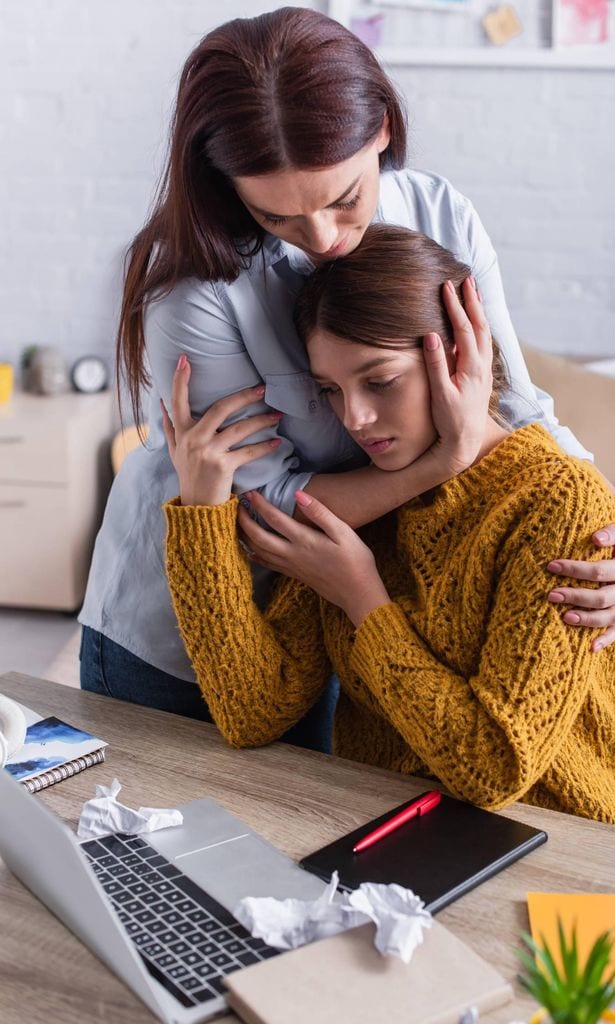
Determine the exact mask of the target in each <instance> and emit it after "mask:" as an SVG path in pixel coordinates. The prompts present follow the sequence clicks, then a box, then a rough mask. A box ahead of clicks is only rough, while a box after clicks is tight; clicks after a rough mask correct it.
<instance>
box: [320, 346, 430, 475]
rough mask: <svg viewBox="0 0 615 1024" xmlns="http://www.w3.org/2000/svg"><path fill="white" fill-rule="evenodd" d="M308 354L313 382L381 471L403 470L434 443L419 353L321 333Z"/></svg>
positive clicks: (425, 383)
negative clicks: (377, 346)
mask: <svg viewBox="0 0 615 1024" xmlns="http://www.w3.org/2000/svg"><path fill="white" fill-rule="evenodd" d="M307 349H308V354H309V358H310V368H311V371H312V376H313V377H314V379H315V380H316V381H317V383H318V384H320V386H321V388H322V392H323V393H325V394H326V395H327V396H328V398H329V402H330V403H331V407H332V408H333V410H334V412H335V413H336V415H337V416H338V417H339V419H340V420H341V421H342V423H343V424H344V426H345V427H346V430H347V431H348V433H349V434H351V435H352V437H353V438H354V440H355V441H356V442H357V444H359V445H360V446H361V447H362V448H364V449H365V451H366V452H367V454H368V455H369V457H370V459H371V461H372V462H373V463H374V465H376V466H378V467H379V469H386V470H396V469H403V468H404V467H405V466H409V465H410V463H411V462H414V461H415V459H417V458H418V457H419V456H420V455H422V454H423V452H425V451H427V449H428V448H429V447H430V446H431V445H432V444H433V443H434V441H435V440H436V437H437V434H436V430H435V427H434V425H433V421H432V418H431V398H430V391H429V382H428V378H427V371H426V369H425V363H424V361H423V351H422V349H420V348H414V349H385V348H374V347H373V346H372V345H361V344H357V343H355V342H352V341H345V340H343V339H342V338H338V337H336V336H335V335H333V334H329V333H328V332H327V331H323V330H321V329H320V328H317V329H316V330H315V331H314V333H313V334H312V335H310V338H309V339H308V344H307Z"/></svg>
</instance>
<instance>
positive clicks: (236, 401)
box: [160, 355, 282, 505]
mask: <svg viewBox="0 0 615 1024" xmlns="http://www.w3.org/2000/svg"><path fill="white" fill-rule="evenodd" d="M189 380H190V363H189V362H188V360H187V358H186V356H185V355H181V356H180V357H179V361H178V363H177V369H176V370H175V374H174V376H173V388H172V392H171V416H172V418H171V417H170V416H169V414H168V412H167V410H166V408H165V405H164V403H163V402H162V401H161V402H160V405H161V406H162V426H163V429H164V436H165V437H166V439H167V445H168V447H169V454H170V456H171V461H172V463H173V465H174V466H175V470H176V472H177V475H178V477H179V488H180V495H181V502H182V505H223V504H224V502H225V501H228V499H229V498H230V496H231V488H232V484H233V474H234V473H235V470H237V469H238V468H239V466H245V465H246V463H248V462H254V461H255V459H260V458H262V456H263V455H267V454H269V452H271V450H272V448H277V447H278V445H279V444H281V441H280V439H279V438H274V439H273V440H269V441H259V442H257V443H255V444H243V445H242V442H243V441H246V440H247V438H249V437H251V436H252V435H253V434H256V433H258V431H259V430H264V429H266V428H271V425H272V424H273V423H277V422H279V420H280V419H281V417H282V413H278V412H275V413H271V412H268V413H261V414H260V415H258V416H250V417H248V419H243V420H239V421H238V422H237V423H232V424H230V425H229V426H227V427H223V426H222V424H223V423H224V422H225V420H227V419H228V418H229V416H232V415H233V413H237V412H239V411H240V410H241V409H244V408H246V407H247V406H249V405H253V404H254V402H257V401H259V399H262V397H263V395H264V393H265V387H264V385H259V386H258V387H255V388H246V389H245V390H243V391H237V392H236V393H235V394H233V395H227V396H226V397H225V398H221V399H219V401H217V402H214V404H213V405H212V406H210V407H209V409H208V410H207V412H206V413H205V414H204V415H203V416H202V417H201V419H200V420H193V418H192V415H191V413H190V403H189V400H188V382H189ZM237 445H240V447H236V446H237Z"/></svg>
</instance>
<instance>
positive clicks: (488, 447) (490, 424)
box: [472, 416, 510, 466]
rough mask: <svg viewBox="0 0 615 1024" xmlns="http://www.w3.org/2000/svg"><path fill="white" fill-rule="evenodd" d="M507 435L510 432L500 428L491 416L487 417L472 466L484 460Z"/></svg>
mask: <svg viewBox="0 0 615 1024" xmlns="http://www.w3.org/2000/svg"><path fill="white" fill-rule="evenodd" d="M509 434H510V430H507V429H506V427H503V426H501V424H500V423H497V422H496V421H495V420H494V419H493V418H492V417H491V416H489V417H488V418H487V423H486V425H485V433H484V436H483V440H482V444H481V446H480V448H479V451H478V455H477V456H476V458H475V459H474V462H473V463H472V465H473V466H475V465H476V463H477V462H480V460H481V459H484V457H485V455H488V454H489V452H490V451H493V449H494V448H496V447H497V445H499V444H500V443H501V442H502V441H503V440H504V438H506V437H508V435H509Z"/></svg>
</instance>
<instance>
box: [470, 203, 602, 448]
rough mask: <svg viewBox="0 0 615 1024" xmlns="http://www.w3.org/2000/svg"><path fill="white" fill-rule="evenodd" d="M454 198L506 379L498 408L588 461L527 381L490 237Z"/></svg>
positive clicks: (549, 405)
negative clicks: (538, 427)
mask: <svg viewBox="0 0 615 1024" xmlns="http://www.w3.org/2000/svg"><path fill="white" fill-rule="evenodd" d="M457 197H458V202H457V204H456V216H457V230H458V232H459V236H460V238H462V239H465V240H466V244H467V254H466V261H467V262H468V263H469V265H470V266H471V267H472V271H473V273H474V276H475V278H476V282H477V284H478V288H479V290H480V293H481V296H482V300H483V305H484V307H485V313H486V316H487V320H488V321H489V324H490V325H491V330H492V333H493V336H494V338H495V339H496V340H497V342H498V344H499V346H500V350H501V352H502V356H503V359H504V363H505V366H506V369H507V371H508V377H509V380H510V383H511V387H510V391H509V392H508V393H507V394H505V395H503V396H502V400H501V408H502V412H503V413H504V415H505V416H506V418H507V420H508V422H509V423H510V424H511V426H512V427H513V428H515V429H517V428H519V427H522V426H524V425H525V424H527V423H531V422H533V421H535V422H538V423H542V425H543V426H544V427H546V429H547V430H548V431H549V432H550V433H551V435H552V436H553V437H554V438H555V440H556V441H557V443H558V444H559V445H560V446H561V447H562V448H563V449H564V451H566V452H567V453H568V454H569V455H573V456H575V457H576V458H579V459H587V460H589V461H593V456H592V455H591V453H590V452H588V451H587V450H586V449H585V448H584V447H583V446H582V445H581V444H580V442H579V441H578V440H577V439H576V437H575V436H574V434H573V433H572V431H571V430H569V429H568V427H563V426H562V425H561V424H560V423H559V421H558V420H557V417H556V416H555V411H554V407H553V399H552V398H551V396H550V395H548V394H547V392H546V391H542V390H541V389H539V388H536V387H534V385H533V384H532V382H531V380H530V376H529V373H528V371H527V366H526V365H525V360H524V358H523V354H522V352H521V347H520V345H519V341H518V339H517V335H516V333H515V329H514V327H513V324H512V321H511V318H510V314H509V312H508V307H507V305H506V298H505V295H504V287H503V284H502V277H501V274H500V268H499V265H498V259H497V256H496V253H495V250H494V248H493V245H492V243H491V239H490V238H489V235H488V234H487V232H486V230H485V228H484V226H483V224H482V221H481V219H480V217H479V216H478V214H477V213H476V210H475V209H474V207H473V206H472V203H471V202H470V201H469V200H468V199H466V198H465V196H462V195H460V194H459V193H457Z"/></svg>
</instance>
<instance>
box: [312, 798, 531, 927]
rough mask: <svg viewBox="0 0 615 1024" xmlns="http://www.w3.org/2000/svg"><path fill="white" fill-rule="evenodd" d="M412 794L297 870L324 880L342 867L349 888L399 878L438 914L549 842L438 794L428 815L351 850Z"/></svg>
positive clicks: (523, 827) (342, 877)
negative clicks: (359, 849)
mask: <svg viewBox="0 0 615 1024" xmlns="http://www.w3.org/2000/svg"><path fill="white" fill-rule="evenodd" d="M415 799H416V797H414V798H413V799H412V800H411V801H407V802H406V803H405V804H401V805H400V806H399V807H395V808H394V809H393V810H391V811H387V813H386V814H383V815H382V816H381V817H380V818H374V820H373V821H369V822H368V823H367V824H366V825H363V826H362V827H361V828H358V829H356V830H355V831H354V832H350V833H348V835H345V836H343V837H342V839H337V840H336V841H335V842H334V843H330V845H329V846H324V847H323V848H322V849H321V850H316V852H315V853H310V854H308V856H307V857H304V858H303V860H302V861H301V867H302V868H305V869H306V870H307V871H311V872H312V873H313V874H315V875H318V876H319V877H320V878H323V879H325V880H326V881H328V880H329V879H330V877H331V874H332V873H333V871H339V876H340V885H341V886H342V887H344V888H346V889H356V888H358V886H359V885H361V883H362V882H385V883H390V882H397V884H398V885H403V886H404V887H405V888H406V889H412V891H413V892H414V893H416V895H417V896H420V898H421V899H422V900H423V902H424V903H425V906H426V907H427V909H428V910H430V911H431V913H432V914H435V913H436V912H437V911H438V910H441V909H442V908H443V907H445V906H446V905H447V904H448V903H452V902H453V900H456V899H458V898H459V897H460V896H462V895H463V894H464V893H465V892H468V890H469V889H473V888H474V887H475V886H476V885H480V884H481V882H484V881H486V879H488V878H491V876H492V875H495V874H497V872H498V871H501V870H502V868H505V867H508V865H509V864H512V863H513V862H514V861H516V860H519V858H520V857H524V856H525V854H526V853H529V852H530V850H533V849H534V847H535V846H540V845H541V844H542V843H546V841H547V834H546V832H541V831H539V830H538V829H535V828H531V827H530V826H529V825H523V824H521V822H518V821H512V819H511V818H506V817H503V816H502V815H500V814H493V813H492V812H491V811H483V810H481V808H480V807H474V806H473V805H472V804H466V803H463V802H462V801H461V800H454V799H453V798H452V797H449V796H443V797H442V800H441V802H440V803H439V805H438V806H437V807H435V808H434V809H433V810H431V811H429V813H428V814H425V815H421V816H419V817H416V818H413V819H412V820H411V821H408V822H406V824H405V825H402V826H401V828H398V829H397V830H396V831H395V832H392V833H391V834H390V835H388V836H385V838H384V839H381V840H380V841H379V842H378V843H376V844H375V845H374V846H370V847H369V848H368V849H367V850H363V851H362V852H361V853H353V852H352V848H353V846H354V845H355V844H356V843H357V842H358V841H359V839H362V838H363V836H365V835H367V834H368V832H372V831H373V830H374V829H375V828H377V827H378V826H379V825H382V824H384V822H385V821H388V820H389V818H392V817H393V815H394V814H397V813H399V811H402V810H403V809H404V808H405V807H407V806H408V803H413V802H414V800H415Z"/></svg>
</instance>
